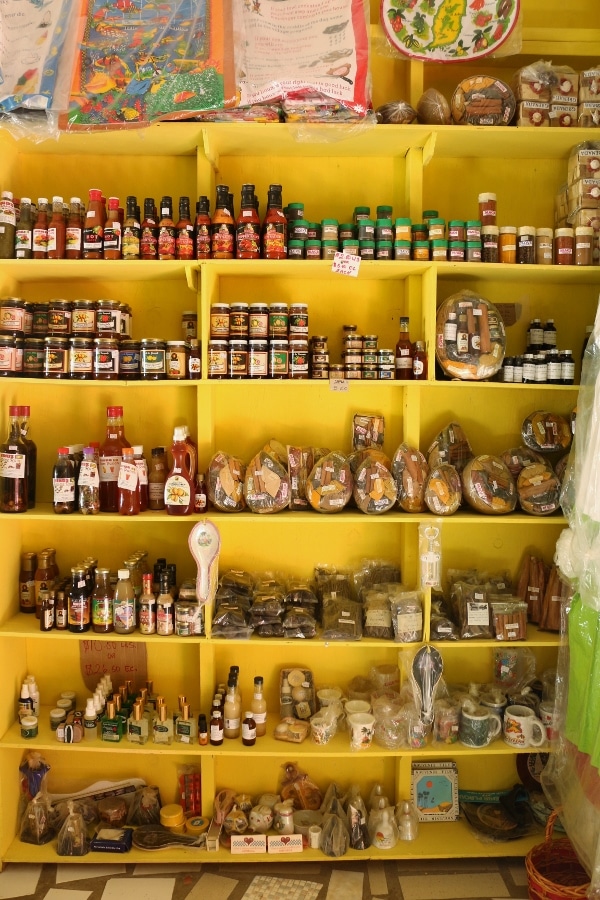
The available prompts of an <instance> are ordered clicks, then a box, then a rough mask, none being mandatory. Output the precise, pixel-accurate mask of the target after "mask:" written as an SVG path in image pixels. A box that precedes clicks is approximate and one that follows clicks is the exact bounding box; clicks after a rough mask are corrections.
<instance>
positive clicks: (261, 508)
mask: <svg viewBox="0 0 600 900" xmlns="http://www.w3.org/2000/svg"><path fill="white" fill-rule="evenodd" d="M244 499H245V500H246V503H247V504H248V507H249V509H250V510H251V512H255V513H275V512H281V510H282V509H285V508H286V506H288V504H289V502H290V481H289V477H288V473H287V472H286V470H285V469H284V467H283V466H282V465H281V463H279V462H278V461H277V460H276V459H275V457H274V456H271V455H270V454H269V453H267V452H266V451H265V450H260V451H259V452H258V453H257V454H256V456H255V457H253V459H252V460H251V462H250V463H249V465H248V468H247V469H246V478H245V479H244Z"/></svg>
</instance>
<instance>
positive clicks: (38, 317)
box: [31, 303, 48, 338]
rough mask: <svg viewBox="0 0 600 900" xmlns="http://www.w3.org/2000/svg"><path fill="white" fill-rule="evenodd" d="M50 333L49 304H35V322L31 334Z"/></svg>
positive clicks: (44, 334)
mask: <svg viewBox="0 0 600 900" xmlns="http://www.w3.org/2000/svg"><path fill="white" fill-rule="evenodd" d="M47 333H48V304H47V303H34V304H33V322H32V324H31V334H32V336H37V337H42V338H44V337H46V334H47Z"/></svg>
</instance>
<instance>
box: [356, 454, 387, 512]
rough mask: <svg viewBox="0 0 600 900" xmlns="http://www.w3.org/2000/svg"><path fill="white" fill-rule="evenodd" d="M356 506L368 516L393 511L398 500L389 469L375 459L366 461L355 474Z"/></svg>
mask: <svg viewBox="0 0 600 900" xmlns="http://www.w3.org/2000/svg"><path fill="white" fill-rule="evenodd" d="M353 496H354V500H355V503H356V505H357V506H358V508H359V509H360V510H362V511H363V512H364V513H367V514H368V515H379V514H380V513H384V512H387V511H388V510H389V509H393V507H394V506H395V505H396V500H397V498H398V491H397V488H396V482H395V481H394V477H393V475H392V473H391V472H390V470H389V469H387V468H386V467H385V466H384V465H382V464H381V463H380V462H378V461H377V460H374V459H365V460H364V461H363V462H362V463H361V464H360V465H359V467H358V469H357V470H356V472H355V474H354V490H353Z"/></svg>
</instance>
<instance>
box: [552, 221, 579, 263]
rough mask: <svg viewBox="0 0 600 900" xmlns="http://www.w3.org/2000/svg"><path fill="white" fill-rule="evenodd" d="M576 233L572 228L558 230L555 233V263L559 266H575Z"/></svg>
mask: <svg viewBox="0 0 600 900" xmlns="http://www.w3.org/2000/svg"><path fill="white" fill-rule="evenodd" d="M574 250H575V233H574V231H573V229H572V228H556V229H555V231H554V262H555V263H556V265H557V266H570V265H572V264H573V256H574Z"/></svg>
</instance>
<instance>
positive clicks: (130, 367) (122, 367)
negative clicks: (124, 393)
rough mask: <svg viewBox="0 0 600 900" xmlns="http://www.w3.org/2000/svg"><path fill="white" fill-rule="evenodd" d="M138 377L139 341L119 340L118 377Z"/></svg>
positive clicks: (134, 379) (129, 378) (131, 379)
mask: <svg viewBox="0 0 600 900" xmlns="http://www.w3.org/2000/svg"><path fill="white" fill-rule="evenodd" d="M139 377H140V342H139V341H121V343H120V344H119V378H125V379H127V380H128V381H137V379H138V378H139Z"/></svg>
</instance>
